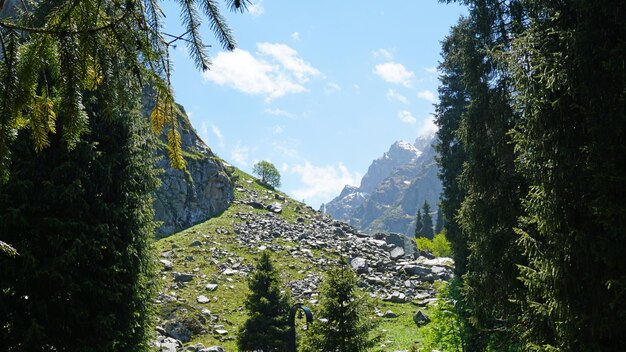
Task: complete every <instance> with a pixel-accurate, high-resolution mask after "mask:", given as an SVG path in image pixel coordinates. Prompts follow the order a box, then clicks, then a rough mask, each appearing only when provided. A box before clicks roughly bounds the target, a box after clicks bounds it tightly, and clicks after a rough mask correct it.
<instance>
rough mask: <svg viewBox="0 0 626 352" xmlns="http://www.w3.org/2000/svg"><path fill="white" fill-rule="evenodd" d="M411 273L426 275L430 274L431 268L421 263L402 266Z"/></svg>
mask: <svg viewBox="0 0 626 352" xmlns="http://www.w3.org/2000/svg"><path fill="white" fill-rule="evenodd" d="M402 270H404V272H405V273H407V274H409V275H419V276H425V275H428V274H430V269H429V268H426V267H424V266H421V265H415V264H409V265H406V266H404V267H403V268H402Z"/></svg>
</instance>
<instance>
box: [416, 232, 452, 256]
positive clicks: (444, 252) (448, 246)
mask: <svg viewBox="0 0 626 352" xmlns="http://www.w3.org/2000/svg"><path fill="white" fill-rule="evenodd" d="M415 244H416V245H417V249H418V250H420V251H427V252H430V253H432V254H433V255H434V256H436V257H452V255H453V252H452V243H451V242H450V241H448V239H447V238H446V235H445V234H444V233H443V232H442V233H439V234H437V235H435V237H434V238H433V239H432V240H430V239H428V238H426V237H418V238H416V239H415Z"/></svg>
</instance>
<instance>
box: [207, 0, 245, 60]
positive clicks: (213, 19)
mask: <svg viewBox="0 0 626 352" xmlns="http://www.w3.org/2000/svg"><path fill="white" fill-rule="evenodd" d="M202 4H203V5H204V12H205V13H206V15H207V17H208V18H209V27H210V28H211V30H212V31H213V33H215V36H216V37H217V40H219V42H220V43H221V44H222V46H223V47H224V48H225V49H228V50H233V49H235V47H236V46H237V43H236V42H235V38H234V37H233V34H232V31H231V30H230V27H228V24H226V21H225V20H224V18H223V17H222V15H221V14H220V10H219V6H218V4H217V2H216V1H215V0H202ZM239 6H241V4H240V5H239Z"/></svg>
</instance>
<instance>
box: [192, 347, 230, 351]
mask: <svg viewBox="0 0 626 352" xmlns="http://www.w3.org/2000/svg"><path fill="white" fill-rule="evenodd" d="M198 352H225V351H224V349H223V348H221V347H219V346H211V347H207V348H203V349H201V350H198Z"/></svg>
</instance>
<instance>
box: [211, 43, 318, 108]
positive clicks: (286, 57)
mask: <svg viewBox="0 0 626 352" xmlns="http://www.w3.org/2000/svg"><path fill="white" fill-rule="evenodd" d="M257 48H258V49H259V54H257V56H256V57H255V56H254V55H252V54H251V53H250V52H248V51H246V50H242V49H235V50H233V51H229V52H219V53H218V54H217V55H216V56H215V58H214V59H213V65H212V66H211V68H210V70H207V71H205V72H204V73H203V77H204V78H205V79H206V80H208V81H211V82H213V83H216V84H218V85H226V86H228V87H231V88H234V89H236V90H239V91H241V92H244V93H247V94H252V95H264V96H266V100H267V101H271V100H272V99H275V98H278V97H282V96H284V95H286V94H296V93H302V92H306V91H307V88H306V87H305V86H304V84H305V83H306V82H307V81H309V79H310V78H311V77H314V76H321V73H320V72H319V71H318V70H317V69H316V68H314V67H312V66H311V65H309V64H308V63H306V62H305V61H304V60H302V59H301V58H300V57H298V56H297V52H296V51H295V50H293V49H292V48H290V47H289V46H287V45H284V44H272V43H259V44H257Z"/></svg>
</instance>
